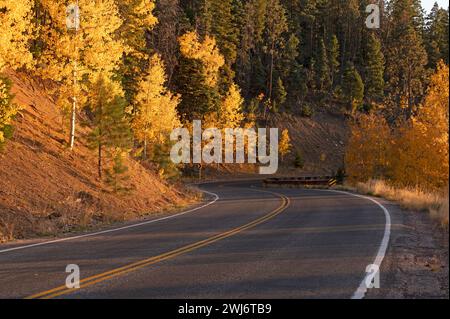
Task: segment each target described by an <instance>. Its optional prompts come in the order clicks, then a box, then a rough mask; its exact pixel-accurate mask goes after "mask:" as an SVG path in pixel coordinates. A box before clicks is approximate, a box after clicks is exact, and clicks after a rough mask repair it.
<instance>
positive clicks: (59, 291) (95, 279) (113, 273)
mask: <svg viewBox="0 0 450 319" xmlns="http://www.w3.org/2000/svg"><path fill="white" fill-rule="evenodd" d="M260 192H264V193H271V194H274V195H277V196H278V197H280V198H281V199H282V200H283V202H282V204H281V206H280V207H278V208H277V209H275V210H273V211H271V212H270V213H269V214H267V215H265V216H263V217H261V218H258V219H256V220H254V221H252V222H250V223H248V224H245V225H243V226H240V227H238V228H234V229H232V230H229V231H227V232H224V233H221V234H218V235H215V236H213V237H210V238H207V239H204V240H201V241H199V242H196V243H193V244H190V245H187V246H184V247H181V248H178V249H175V250H172V251H169V252H167V253H164V254H161V255H158V256H154V257H151V258H148V259H144V260H141V261H137V262H134V263H131V264H129V265H126V266H123V267H120V268H116V269H113V270H109V271H106V272H103V273H100V274H97V275H94V276H90V277H87V278H84V279H82V280H80V288H79V289H82V288H86V287H89V286H92V285H94V284H97V283H100V282H102V281H105V280H109V279H112V278H114V277H117V276H121V275H124V274H127V273H129V272H132V271H135V270H137V269H140V268H143V267H146V266H149V265H153V264H156V263H158V262H161V261H164V260H167V259H171V258H174V257H176V256H179V255H182V254H185V253H188V252H191V251H193V250H196V249H199V248H201V247H204V246H207V245H210V244H212V243H215V242H217V241H219V240H222V239H225V238H228V237H231V236H233V235H236V234H238V233H240V232H242V231H244V230H248V229H250V228H253V227H255V226H257V225H259V224H261V223H264V222H266V221H268V220H269V219H272V218H274V217H275V216H277V215H279V214H281V213H282V212H283V211H284V210H285V209H286V208H287V207H288V206H289V204H290V200H289V198H288V197H286V196H284V195H282V194H278V193H273V192H269V191H260ZM79 289H73V288H72V289H69V288H67V287H66V286H59V287H56V288H54V289H50V290H47V291H43V292H40V293H37V294H34V295H32V296H29V297H26V298H25V299H51V298H55V297H58V296H61V295H65V294H69V293H73V292H76V291H78V290H79Z"/></svg>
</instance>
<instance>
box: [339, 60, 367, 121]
mask: <svg viewBox="0 0 450 319" xmlns="http://www.w3.org/2000/svg"><path fill="white" fill-rule="evenodd" d="M342 91H343V93H344V95H345V102H346V103H347V105H348V106H350V109H351V112H352V113H354V112H355V111H356V110H358V109H359V108H360V107H361V106H362V102H363V99H364V83H363V81H362V79H361V76H360V75H359V73H358V71H357V70H356V69H355V66H354V65H353V64H352V63H348V64H347V67H346V68H345V71H344V78H343V80H342Z"/></svg>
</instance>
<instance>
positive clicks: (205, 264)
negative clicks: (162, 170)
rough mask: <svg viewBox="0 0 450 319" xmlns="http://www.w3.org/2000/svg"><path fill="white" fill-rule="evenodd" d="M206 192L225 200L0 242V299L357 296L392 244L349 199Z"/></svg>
mask: <svg viewBox="0 0 450 319" xmlns="http://www.w3.org/2000/svg"><path fill="white" fill-rule="evenodd" d="M201 188H202V189H204V190H207V191H209V192H211V193H214V194H217V195H218V199H217V198H215V196H214V195H212V194H210V195H209V196H208V198H207V199H205V204H206V205H207V202H212V201H213V200H215V201H214V202H212V203H211V204H209V205H208V206H206V207H203V208H200V209H197V210H195V211H192V212H189V213H187V214H183V215H179V216H175V217H173V218H168V219H164V220H159V221H156V222H152V223H148V224H145V225H140V226H137V227H131V228H125V229H121V230H117V231H112V232H104V233H100V234H93V235H90V236H87V237H81V238H75V239H71V240H67V241H61V242H55V243H49V244H44V245H39V246H32V247H28V248H27V247H25V248H23V245H29V244H33V243H34V242H26V243H25V244H24V243H20V244H17V243H16V244H9V245H0V298H24V297H30V296H32V297H40V298H181V299H184V298H351V297H352V296H353V294H354V293H355V291H356V290H357V288H358V287H359V286H360V283H361V281H362V279H363V278H364V276H365V269H366V266H367V265H368V264H371V263H373V261H374V259H375V257H376V256H377V254H378V253H379V250H380V244H381V243H382V241H383V238H384V239H385V240H386V238H385V230H386V227H385V226H386V216H385V214H384V213H383V210H382V208H381V207H380V206H378V205H377V204H376V203H374V202H372V201H370V200H368V199H365V198H361V197H356V196H352V195H351V194H344V193H336V192H330V191H323V190H300V189H281V188H280V189H278V188H277V189H266V188H261V187H260V185H259V183H258V182H234V183H231V182H228V183H212V184H205V185H202V186H201ZM159 218H160V217H158V219H159ZM11 248H13V249H14V248H19V249H17V250H11ZM5 250H6V251H5ZM68 264H76V265H79V267H80V270H81V280H82V283H81V289H76V290H74V289H71V290H68V289H66V288H65V286H64V285H65V280H66V277H67V275H68V274H67V273H66V272H65V270H66V266H67V265H68Z"/></svg>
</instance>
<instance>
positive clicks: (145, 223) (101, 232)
mask: <svg viewBox="0 0 450 319" xmlns="http://www.w3.org/2000/svg"><path fill="white" fill-rule="evenodd" d="M200 191H201V192H203V193H206V194H209V195H212V196H213V197H214V199H213V200H212V201H210V202H208V203H206V204H205V205H202V206H199V207H196V208H193V209H190V210H187V211H184V212H181V213H178V214H175V215H170V216H166V217H162V218H158V219H152V220H149V221H146V222H142V223H137V224H132V225H128V226H123V227H119V228H113V229H107V230H102V231H99V232H95V233H89V234H84V235H78V236H73V237H66V238H60V239H55V240H50V241H44V242H40V243H36V244H30V245H25V246H19V247H13V248H8V249H3V250H0V254H1V253H6V252H10V251H15V250H22V249H26V248H32V247H37V246H44V245H49V244H54V243H60V242H64V241H69V240H74V239H80V238H85V237H91V236H96V235H101V234H107V233H112V232H116V231H120V230H124V229H130V228H135V227H140V226H144V225H148V224H152V223H156V222H159V221H162V220H166V219H172V218H175V217H179V216H182V215H185V214H189V213H192V212H195V211H197V210H200V209H202V208H205V207H208V206H210V205H212V204H214V203H215V202H217V201H218V200H219V199H220V197H219V195H217V194H215V193H212V192H208V191H205V190H202V189H200Z"/></svg>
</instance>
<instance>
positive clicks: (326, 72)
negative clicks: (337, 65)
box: [316, 39, 331, 91]
mask: <svg viewBox="0 0 450 319" xmlns="http://www.w3.org/2000/svg"><path fill="white" fill-rule="evenodd" d="M316 61H317V63H316V76H317V87H318V88H319V90H321V91H327V90H328V89H329V87H330V81H331V79H330V68H329V64H328V57H327V48H326V47H325V42H324V41H323V39H321V40H320V44H319V51H318V54H317V59H316Z"/></svg>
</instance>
